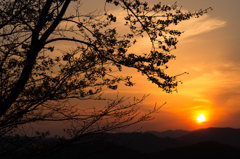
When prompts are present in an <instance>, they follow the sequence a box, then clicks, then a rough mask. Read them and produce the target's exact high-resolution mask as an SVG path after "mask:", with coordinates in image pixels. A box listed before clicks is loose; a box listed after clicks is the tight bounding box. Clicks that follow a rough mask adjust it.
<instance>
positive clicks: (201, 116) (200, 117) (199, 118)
mask: <svg viewBox="0 0 240 159" xmlns="http://www.w3.org/2000/svg"><path fill="white" fill-rule="evenodd" d="M205 120H206V119H205V116H204V115H203V114H199V115H198V117H197V121H198V122H200V123H201V122H204V121H205Z"/></svg>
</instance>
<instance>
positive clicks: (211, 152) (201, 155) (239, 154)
mask: <svg viewBox="0 0 240 159" xmlns="http://www.w3.org/2000/svg"><path fill="white" fill-rule="evenodd" d="M153 158H163V159H193V158H194V159H222V158H224V159H239V158H240V149H238V148H236V147H232V146H229V145H225V144H220V143H217V142H215V141H206V142H201V143H197V144H193V145H191V146H186V147H180V148H173V149H168V150H165V151H161V152H159V153H157V154H154V155H153V156H152V157H151V159H153Z"/></svg>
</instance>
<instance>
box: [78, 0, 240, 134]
mask: <svg viewBox="0 0 240 159" xmlns="http://www.w3.org/2000/svg"><path fill="white" fill-rule="evenodd" d="M141 1H142V0H141ZM146 1H147V2H148V3H149V5H153V4H157V3H158V2H159V0H146ZM175 1H176V0H162V1H161V2H162V4H169V5H171V4H173V3H174V2H175ZM104 3H105V0H82V7H81V8H82V9H81V12H82V13H87V12H89V11H93V10H95V9H98V10H103V8H104ZM177 4H178V5H179V6H182V10H186V11H196V10H199V9H205V8H208V7H212V8H213V10H212V11H209V12H208V13H207V14H206V15H204V16H203V17H200V18H198V19H194V18H193V19H191V20H188V21H184V22H183V23H180V24H179V25H177V26H176V29H178V30H180V31H184V34H182V36H181V37H179V38H178V41H179V43H178V44H177V49H176V50H174V51H172V53H173V54H174V55H176V56H177V58H176V60H172V61H171V62H169V69H168V70H167V71H166V73H168V74H170V75H176V74H181V73H183V72H188V73H189V74H188V75H187V74H185V75H182V76H180V77H179V78H178V80H181V81H183V84H181V85H179V87H178V92H173V93H171V94H167V93H165V92H163V91H162V90H160V89H159V88H157V86H156V85H153V84H152V83H151V82H150V81H148V80H147V78H146V77H144V76H142V75H141V74H139V73H138V72H137V71H134V70H128V69H123V72H122V74H124V75H132V76H133V81H134V82H135V83H136V85H135V86H133V87H131V88H129V87H124V86H123V85H121V87H119V89H118V90H117V91H111V92H110V91H107V90H106V91H105V95H111V96H114V95H117V94H118V95H119V96H121V95H125V96H127V97H134V96H136V97H141V96H143V95H144V94H150V96H149V97H148V98H146V99H145V100H144V101H143V102H142V103H141V104H140V105H139V106H140V107H141V110H142V111H147V110H149V109H152V108H153V107H154V105H155V103H157V105H158V106H160V105H162V104H163V103H164V102H167V104H166V105H164V106H163V107H162V108H161V109H160V110H159V112H158V113H156V114H154V117H155V119H154V120H152V121H149V122H145V123H141V124H138V125H136V126H133V127H132V128H131V129H129V130H135V129H137V128H139V127H142V130H143V131H146V130H155V131H163V130H168V129H173V130H175V129H186V130H194V129H198V128H205V127H235V128H239V127H240V62H239V61H240V51H239V50H240V44H239V42H240V30H239V26H240V18H239V15H240V10H239V6H240V1H239V0H228V1H227V0H178V1H177ZM107 10H108V11H109V12H112V13H114V14H115V15H116V16H117V18H119V19H117V20H119V21H121V19H120V18H121V17H123V16H122V15H121V14H122V13H123V11H122V10H121V9H120V8H118V7H114V6H112V5H107ZM118 15H119V16H118ZM119 25H121V23H119ZM122 26H123V24H122ZM118 27H120V30H121V26H118ZM150 46H151V43H150V41H149V39H148V38H147V37H146V38H142V39H138V43H137V44H136V45H135V46H133V48H131V51H134V52H136V53H139V54H140V53H143V52H148V51H149V50H150V49H151V48H150ZM200 113H202V114H204V115H205V117H206V122H203V123H201V124H199V123H198V122H197V121H196V119H197V116H198V115H199V114H200Z"/></svg>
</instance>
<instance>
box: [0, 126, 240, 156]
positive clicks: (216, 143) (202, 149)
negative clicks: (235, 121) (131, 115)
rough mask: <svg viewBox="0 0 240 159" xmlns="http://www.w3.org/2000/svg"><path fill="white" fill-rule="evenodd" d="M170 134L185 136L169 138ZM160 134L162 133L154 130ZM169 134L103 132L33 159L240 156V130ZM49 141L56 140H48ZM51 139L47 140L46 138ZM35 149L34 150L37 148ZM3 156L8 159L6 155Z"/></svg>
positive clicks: (22, 153)
mask: <svg viewBox="0 0 240 159" xmlns="http://www.w3.org/2000/svg"><path fill="white" fill-rule="evenodd" d="M167 132H169V135H168V136H175V137H176V136H178V135H180V134H184V133H187V134H185V135H183V136H181V137H177V138H169V137H166V135H167ZM154 133H158V132H154ZM158 134H160V135H163V136H164V135H165V137H164V138H163V137H157V136H156V135H154V134H153V133H115V134H99V135H93V136H90V137H89V138H86V139H84V140H81V141H79V142H75V143H72V144H69V145H68V146H66V147H63V148H62V149H55V147H54V148H53V149H52V150H54V149H55V150H56V151H55V150H54V151H51V150H49V149H46V150H47V151H46V152H45V153H42V154H40V155H37V156H35V155H34V153H32V156H31V157H32V158H33V159H40V158H44V159H63V158H64V159H65V158H69V159H76V158H86V159H95V158H104V159H112V158H114V159H133V158H137V159H147V158H150V159H159V158H162V159H193V158H194V159H210V158H211V159H212V158H214V159H215V158H216V159H221V158H226V159H240V129H233V128H207V129H200V130H195V131H192V132H188V131H182V130H177V131H165V132H159V133H158ZM48 140H49V142H50V143H51V142H53V141H55V140H54V139H48ZM46 142H47V140H46ZM33 152H34V151H33ZM27 155H28V156H29V155H31V152H30V151H29V150H20V151H18V153H16V154H15V153H11V154H9V155H6V156H5V158H6V159H8V158H19V159H26V156H27ZM0 158H1V159H2V158H3V159H5V158H4V157H3V156H1V157H0Z"/></svg>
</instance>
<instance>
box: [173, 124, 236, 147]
mask: <svg viewBox="0 0 240 159" xmlns="http://www.w3.org/2000/svg"><path fill="white" fill-rule="evenodd" d="M177 139H179V140H182V141H185V142H188V143H190V144H194V143H199V142H204V141H216V142H219V143H222V144H227V145H231V146H235V147H238V148H240V129H233V128H212V127H211V128H207V129H200V130H195V131H192V132H191V133H189V134H187V135H184V136H182V137H179V138H177Z"/></svg>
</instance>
